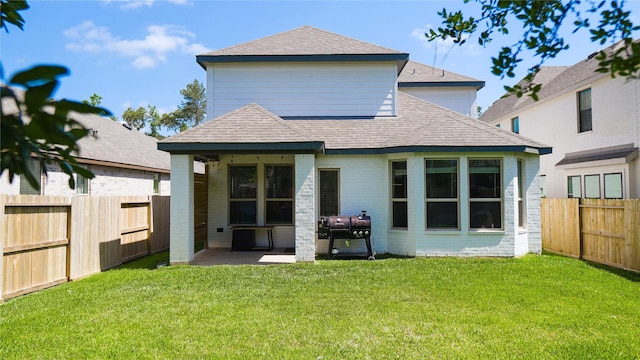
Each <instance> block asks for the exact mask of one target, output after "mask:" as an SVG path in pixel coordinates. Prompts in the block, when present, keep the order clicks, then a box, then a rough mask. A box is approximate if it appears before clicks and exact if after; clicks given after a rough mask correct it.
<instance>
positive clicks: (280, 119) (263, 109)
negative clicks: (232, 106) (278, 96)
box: [249, 103, 313, 141]
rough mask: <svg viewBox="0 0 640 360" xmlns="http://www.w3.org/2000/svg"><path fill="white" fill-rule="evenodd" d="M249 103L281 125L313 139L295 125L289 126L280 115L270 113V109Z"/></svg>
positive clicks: (308, 138)
mask: <svg viewBox="0 0 640 360" xmlns="http://www.w3.org/2000/svg"><path fill="white" fill-rule="evenodd" d="M249 105H252V106H255V108H256V109H257V110H259V111H261V112H262V113H264V114H265V115H267V116H269V117H271V118H272V119H274V120H275V121H277V122H278V123H280V124H282V125H283V126H285V127H287V128H288V129H289V130H291V131H293V132H295V133H296V134H299V135H300V136H302V137H304V138H305V139H307V140H310V141H311V140H313V139H312V138H311V137H309V136H308V135H307V134H305V133H303V132H301V131H300V130H298V129H296V128H295V127H293V126H291V124H287V122H286V121H285V120H284V119H283V118H281V117H280V116H278V115H276V114H274V113H272V112H271V111H269V110H267V109H265V108H264V107H262V106H260V104H257V103H251V104H249Z"/></svg>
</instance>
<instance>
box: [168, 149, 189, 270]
mask: <svg viewBox="0 0 640 360" xmlns="http://www.w3.org/2000/svg"><path fill="white" fill-rule="evenodd" d="M171 179H172V181H171V193H173V194H174V196H172V197H171V204H170V211H171V220H170V221H171V226H170V232H169V234H170V235H169V236H170V241H169V261H170V263H171V264H191V263H192V262H193V257H194V254H193V249H194V247H193V241H194V234H193V230H194V224H193V221H194V219H193V216H194V215H193V214H194V209H193V155H171Z"/></svg>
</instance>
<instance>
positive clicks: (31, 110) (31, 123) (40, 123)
mask: <svg viewBox="0 0 640 360" xmlns="http://www.w3.org/2000/svg"><path fill="white" fill-rule="evenodd" d="M28 8H29V6H28V5H27V3H26V1H20V0H18V1H4V0H3V1H1V2H0V13H1V14H2V16H1V18H2V23H1V24H0V27H2V28H5V30H6V31H7V32H8V26H7V24H13V25H15V26H17V27H18V28H20V29H22V28H23V26H24V23H25V21H24V19H23V18H22V16H21V15H20V14H19V13H18V11H22V10H26V9H28ZM68 73H69V70H68V69H67V68H65V67H63V66H57V65H37V66H34V67H31V68H29V69H27V70H24V71H19V72H17V73H15V74H14V75H13V76H11V78H10V79H9V80H8V81H5V80H4V73H3V74H2V86H1V88H0V95H1V98H2V107H1V108H2V119H1V122H0V124H1V126H0V133H1V136H0V137H1V141H2V146H1V149H0V165H1V170H0V174H3V173H4V172H5V171H8V173H9V181H13V178H14V176H15V175H21V176H24V177H25V178H26V179H27V181H28V182H29V184H31V186H32V187H34V188H38V184H39V179H37V178H36V174H32V173H31V171H30V170H29V167H28V161H29V160H30V159H32V158H35V159H36V161H38V163H39V165H40V168H41V170H42V172H43V173H44V174H46V173H47V168H46V164H48V163H55V164H57V165H58V166H59V167H60V169H61V170H62V171H63V172H65V173H66V174H68V175H69V187H71V188H73V187H75V180H74V178H73V174H74V173H77V174H79V175H82V176H84V177H86V178H93V174H92V173H91V172H90V171H89V170H87V169H85V168H83V167H82V166H81V165H80V164H79V163H78V162H77V160H76V159H75V157H74V155H75V154H76V153H77V152H78V150H79V149H78V145H77V142H78V140H80V139H81V138H83V137H84V136H86V135H87V134H88V133H89V130H88V129H86V128H85V127H84V126H83V125H82V124H81V123H79V122H78V121H77V120H75V119H74V116H76V115H77V114H98V115H103V114H110V113H109V111H108V110H106V109H103V108H100V107H96V106H93V105H90V104H85V103H82V102H77V101H71V100H66V99H62V100H54V99H53V95H54V93H55V91H56V89H57V88H58V85H59V83H60V81H59V78H60V77H62V76H65V75H68Z"/></svg>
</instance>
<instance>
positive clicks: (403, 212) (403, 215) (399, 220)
mask: <svg viewBox="0 0 640 360" xmlns="http://www.w3.org/2000/svg"><path fill="white" fill-rule="evenodd" d="M407 211H408V210H407V162H406V161H392V162H391V212H392V219H391V227H393V228H395V229H406V228H407V227H408V213H407Z"/></svg>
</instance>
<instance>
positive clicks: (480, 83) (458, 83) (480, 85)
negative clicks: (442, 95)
mask: <svg viewBox="0 0 640 360" xmlns="http://www.w3.org/2000/svg"><path fill="white" fill-rule="evenodd" d="M443 86H448V87H474V88H476V90H480V89H482V88H483V87H484V86H485V82H484V81H415V82H407V81H402V82H400V81H399V82H398V87H401V88H404V87H443Z"/></svg>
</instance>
